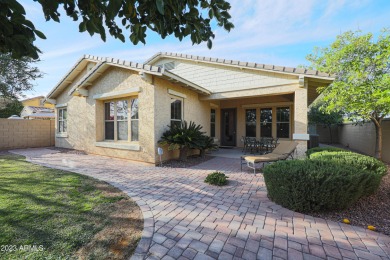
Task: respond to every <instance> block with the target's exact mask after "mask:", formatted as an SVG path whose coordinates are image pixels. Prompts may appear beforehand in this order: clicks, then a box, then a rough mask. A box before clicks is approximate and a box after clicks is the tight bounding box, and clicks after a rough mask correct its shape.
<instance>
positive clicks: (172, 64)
mask: <svg viewBox="0 0 390 260" xmlns="http://www.w3.org/2000/svg"><path fill="white" fill-rule="evenodd" d="M163 68H164V69H166V70H173V69H174V68H175V62H174V61H171V62H167V63H164V64H163Z"/></svg>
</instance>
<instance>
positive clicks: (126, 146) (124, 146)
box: [95, 141, 141, 151]
mask: <svg viewBox="0 0 390 260" xmlns="http://www.w3.org/2000/svg"><path fill="white" fill-rule="evenodd" d="M95 146H97V147H104V148H114V149H121V150H130V151H140V150H141V147H140V146H139V144H135V143H118V142H109V141H102V142H96V143H95Z"/></svg>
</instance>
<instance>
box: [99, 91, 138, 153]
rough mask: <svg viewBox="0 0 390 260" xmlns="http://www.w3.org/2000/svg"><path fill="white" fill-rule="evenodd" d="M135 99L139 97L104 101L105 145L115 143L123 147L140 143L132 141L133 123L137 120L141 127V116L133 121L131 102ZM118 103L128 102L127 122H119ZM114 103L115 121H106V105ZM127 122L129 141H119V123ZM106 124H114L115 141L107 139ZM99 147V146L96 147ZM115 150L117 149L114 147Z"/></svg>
mask: <svg viewBox="0 0 390 260" xmlns="http://www.w3.org/2000/svg"><path fill="white" fill-rule="evenodd" d="M133 99H138V96H135V97H128V98H119V99H113V100H104V117H103V122H104V128H103V137H104V138H103V141H102V142H104V143H115V144H117V143H118V144H120V143H122V144H123V145H125V144H130V143H134V144H137V143H138V142H139V141H132V140H131V123H132V121H135V120H137V121H138V127H139V115H138V119H131V100H133ZM118 101H127V104H128V105H127V120H119V121H118V119H117V104H116V103H117V102H118ZM111 102H113V103H114V111H115V113H114V120H106V118H105V115H106V111H105V109H106V105H105V104H106V103H111ZM124 121H127V129H128V130H127V140H118V122H124ZM106 122H114V140H110V139H106V126H105V125H106ZM138 140H139V131H138ZM102 142H97V143H102ZM96 146H98V145H96ZM114 148H115V147H114ZM126 149H127V148H126ZM127 150H132V149H127Z"/></svg>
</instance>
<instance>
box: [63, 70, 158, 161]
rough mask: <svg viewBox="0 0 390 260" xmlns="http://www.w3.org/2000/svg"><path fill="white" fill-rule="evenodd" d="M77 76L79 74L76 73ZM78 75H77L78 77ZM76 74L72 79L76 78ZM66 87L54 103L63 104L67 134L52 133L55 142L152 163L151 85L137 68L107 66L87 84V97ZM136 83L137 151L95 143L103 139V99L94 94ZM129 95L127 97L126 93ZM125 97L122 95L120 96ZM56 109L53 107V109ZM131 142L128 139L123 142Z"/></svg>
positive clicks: (123, 88) (73, 147) (91, 151)
mask: <svg viewBox="0 0 390 260" xmlns="http://www.w3.org/2000/svg"><path fill="white" fill-rule="evenodd" d="M79 77H80V76H79ZM79 77H78V78H79ZM78 78H76V79H75V81H74V82H77V80H78ZM72 86H73V84H71V85H70V86H68V87H67V89H66V90H65V91H64V92H62V94H61V95H60V96H59V97H58V98H57V104H67V109H68V131H67V134H68V136H67V137H56V146H59V147H65V148H72V149H78V150H84V151H86V152H89V153H94V154H100V155H106V156H112V157H118V158H125V159H131V160H137V161H144V162H149V163H155V142H156V140H155V135H154V128H155V125H154V119H153V118H154V105H153V104H154V87H153V85H151V84H149V83H147V82H145V81H144V80H143V79H142V78H141V77H140V75H139V74H138V72H133V71H130V70H126V69H121V68H111V69H109V70H107V71H106V72H105V73H104V74H103V75H102V76H101V77H100V78H99V79H97V80H96V81H95V82H94V84H93V85H92V86H91V87H89V93H88V97H75V96H69V95H68V91H69V90H70V89H71V88H72ZM133 87H139V88H140V89H141V92H140V93H139V95H138V98H139V108H140V109H139V142H135V143H134V144H139V145H140V147H141V150H140V151H131V150H124V149H117V148H105V147H97V146H96V145H95V143H96V142H99V141H103V139H104V101H101V100H95V99H93V96H94V95H96V94H103V93H110V92H114V91H119V90H125V89H129V88H133ZM127 98H130V97H126V99H127ZM121 99H125V98H121ZM56 113H57V110H56ZM125 143H126V144H131V142H125Z"/></svg>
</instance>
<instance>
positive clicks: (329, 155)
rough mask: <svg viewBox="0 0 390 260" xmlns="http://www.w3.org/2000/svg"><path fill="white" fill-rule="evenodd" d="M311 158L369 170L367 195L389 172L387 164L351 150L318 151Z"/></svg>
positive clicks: (371, 192) (373, 190)
mask: <svg viewBox="0 0 390 260" xmlns="http://www.w3.org/2000/svg"><path fill="white" fill-rule="evenodd" d="M310 159H311V160H320V161H330V162H333V163H334V164H339V165H350V166H353V167H355V168H356V170H357V171H360V170H368V171H369V172H370V173H371V175H370V182H369V185H368V186H367V187H366V193H365V195H370V194H373V193H374V192H375V191H376V190H377V189H378V188H379V185H380V182H381V180H382V177H383V176H385V175H386V173H387V167H386V165H385V164H384V163H383V162H381V161H379V160H377V159H375V158H373V157H371V156H366V155H362V154H358V153H354V152H350V151H338V152H337V151H336V152H326V151H325V152H318V153H314V154H312V155H311V156H310Z"/></svg>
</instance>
